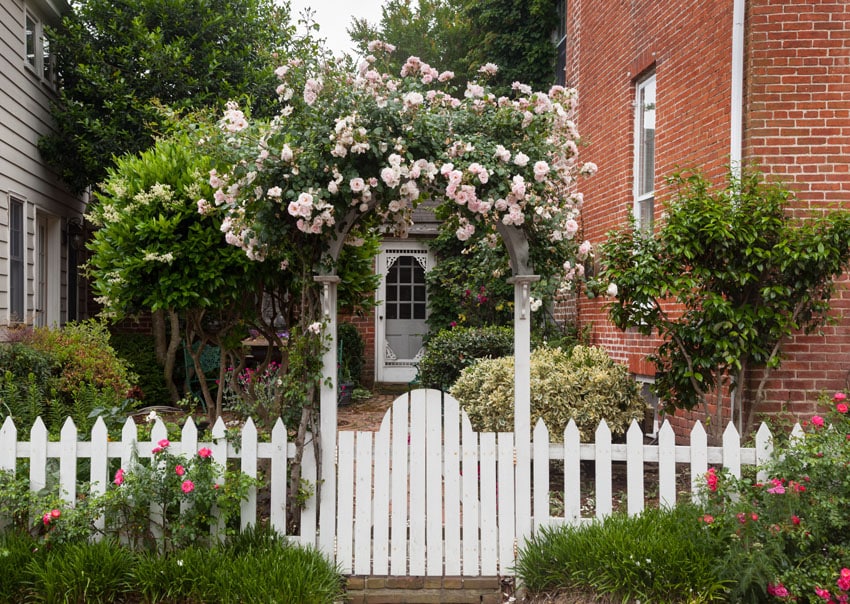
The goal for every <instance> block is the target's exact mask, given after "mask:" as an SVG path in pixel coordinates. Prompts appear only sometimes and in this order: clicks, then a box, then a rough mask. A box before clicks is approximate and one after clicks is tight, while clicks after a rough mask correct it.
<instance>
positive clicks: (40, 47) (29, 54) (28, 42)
mask: <svg viewBox="0 0 850 604" xmlns="http://www.w3.org/2000/svg"><path fill="white" fill-rule="evenodd" d="M24 37H25V41H24V46H25V50H26V64H27V66H29V67H30V69H32V70H33V71H35V73H37V74H38V76H39V77H40V78H41V79H42V80H44V81H45V82H47V83H49V84H51V85H52V84H53V83H54V78H55V76H54V70H53V65H54V57H53V55H52V54H50V41H49V40H48V39H47V35H46V33H45V31H44V27H43V25H42V23H41V21H39V20H38V19H37V18H36V17H35V16H33V14H32V13H30V12H29V11H27V13H26V31H25V33H24Z"/></svg>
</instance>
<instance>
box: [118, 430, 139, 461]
mask: <svg viewBox="0 0 850 604" xmlns="http://www.w3.org/2000/svg"><path fill="white" fill-rule="evenodd" d="M138 438H139V432H138V430H137V429H136V422H135V421H133V418H132V417H128V418H127V421H125V422H124V426H123V427H122V428H121V467H122V468H123V469H124V470H130V469H131V466H132V464H133V456H134V455H135V454H136V441H137V440H138Z"/></svg>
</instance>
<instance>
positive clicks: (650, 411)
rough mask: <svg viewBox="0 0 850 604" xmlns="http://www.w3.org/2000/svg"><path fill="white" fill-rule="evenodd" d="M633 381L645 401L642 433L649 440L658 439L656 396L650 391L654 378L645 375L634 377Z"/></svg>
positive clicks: (658, 420)
mask: <svg viewBox="0 0 850 604" xmlns="http://www.w3.org/2000/svg"><path fill="white" fill-rule="evenodd" d="M635 381H636V382H637V384H638V386H639V387H640V395H641V397H642V398H643V400H644V401H646V407H647V410H646V416H645V417H644V421H643V433H644V434H645V435H646V436H649V437H650V438H658V428H659V422H660V419H659V413H658V395H656V394H655V393H654V392H653V391H652V386H653V384H654V383H655V378H652V377H650V376H646V375H635Z"/></svg>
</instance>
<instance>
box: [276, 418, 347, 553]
mask: <svg viewBox="0 0 850 604" xmlns="http://www.w3.org/2000/svg"><path fill="white" fill-rule="evenodd" d="M313 438H315V437H314V436H313V434H312V433H310V432H308V433H307V436H306V438H305V440H304V442H305V443H306V444H305V445H304V454H303V456H302V457H301V480H303V481H305V482H306V484H308V485H310V487H312V488H313V494H312V495H311V496H310V497H308V498H307V501H306V502H305V503H304V507H302V508H301V532H300V534H299V540H300V541H301V543H303V544H304V545H313V546H315V545H316V543H317V540H316V533H317V531H316V525H317V524H318V522H319V490H320V489H321V488H322V485H320V484H318V480H319V463H318V460H317V455H318V454H317V452H316V448H315V447H314V446H313ZM335 442H336V435H333V436H332V437H331V438H329V439H327V445H329V446H334V443H335ZM290 449H291V450H292V453H289V450H290ZM294 455H295V446H294V445H292V446H289V445H287V457H294ZM331 541H333V540H331Z"/></svg>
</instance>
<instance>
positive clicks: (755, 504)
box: [703, 393, 850, 604]
mask: <svg viewBox="0 0 850 604" xmlns="http://www.w3.org/2000/svg"><path fill="white" fill-rule="evenodd" d="M846 400H847V398H846V396H845V395H844V393H839V394H837V395H836V396H835V397H834V398H833V401H832V402H831V403H830V402H829V401H827V400H826V397H825V396H823V395H822V397H821V404H822V405H823V406H824V407H823V408H827V409H828V407H826V405H830V406H831V407H832V409H831V410H829V411H828V412H827V413H825V414H824V416H825V417H824V416H820V415H815V416H812V417H811V418H810V420H809V421H808V422H806V424H807V427H806V429H805V432H804V433H803V434H802V435H799V436H797V437H794V438H792V439H791V440H789V441H787V442H786V443H785V444H782V445H780V446H777V447H776V449H775V451H774V455H773V457H772V460H771V461H770V462H769V463H768V464H767V465H766V467H765V468H763V470H764V472H765V473H766V475H767V476H768V479H767V480H766V481H764V482H763V483H761V482H754V481H752V480H749V479H746V478H744V479H740V480H738V479H735V478H734V477H732V476H731V475H729V474H728V473H726V472H717V471H715V470H710V474H709V476H707V477H706V485H705V488H704V489H703V496H704V498H705V499H706V505H705V514H706V515H705V516H704V518H703V524H704V527H705V528H704V530H705V531H708V532H710V533H711V534H712V537H713V538H714V539H716V540H717V541H718V542H719V543H721V544H723V546H724V549H725V551H724V556H723V568H724V572H725V574H726V576H727V577H728V578H729V579H734V580H735V581H736V584H735V587H734V589H733V590H732V592H731V596H732V598H733V599H734V601H739V600H740V601H747V602H775V601H788V598H793V600H794V601H798V602H811V603H813V604H814V603H815V602H818V603H819V602H823V601H826V600H829V599H830V598H829V597H823V596H824V594H823V593H821V594H818V593H817V590H827V591H829V592H830V593H831V596H832V601H841V600H840V596H841V595H842V594H843V595H844V597H845V598H846V596H847V595H848V593H847V592H848V591H850V571H847V570H846V569H847V568H848V567H850V518H848V516H847V513H846V510H847V508H848V506H850V478H848V473H847V467H848V465H850V436H848V434H850V413H848V407H847V403H846V402H845V401H846ZM842 569H844V570H842ZM844 572H846V575H847V576H846V580H845V581H844V582H841V581H840V579H841V577H842V573H844ZM842 585H843V587H842ZM783 590H787V592H788V596H781V594H782V593H783Z"/></svg>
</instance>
